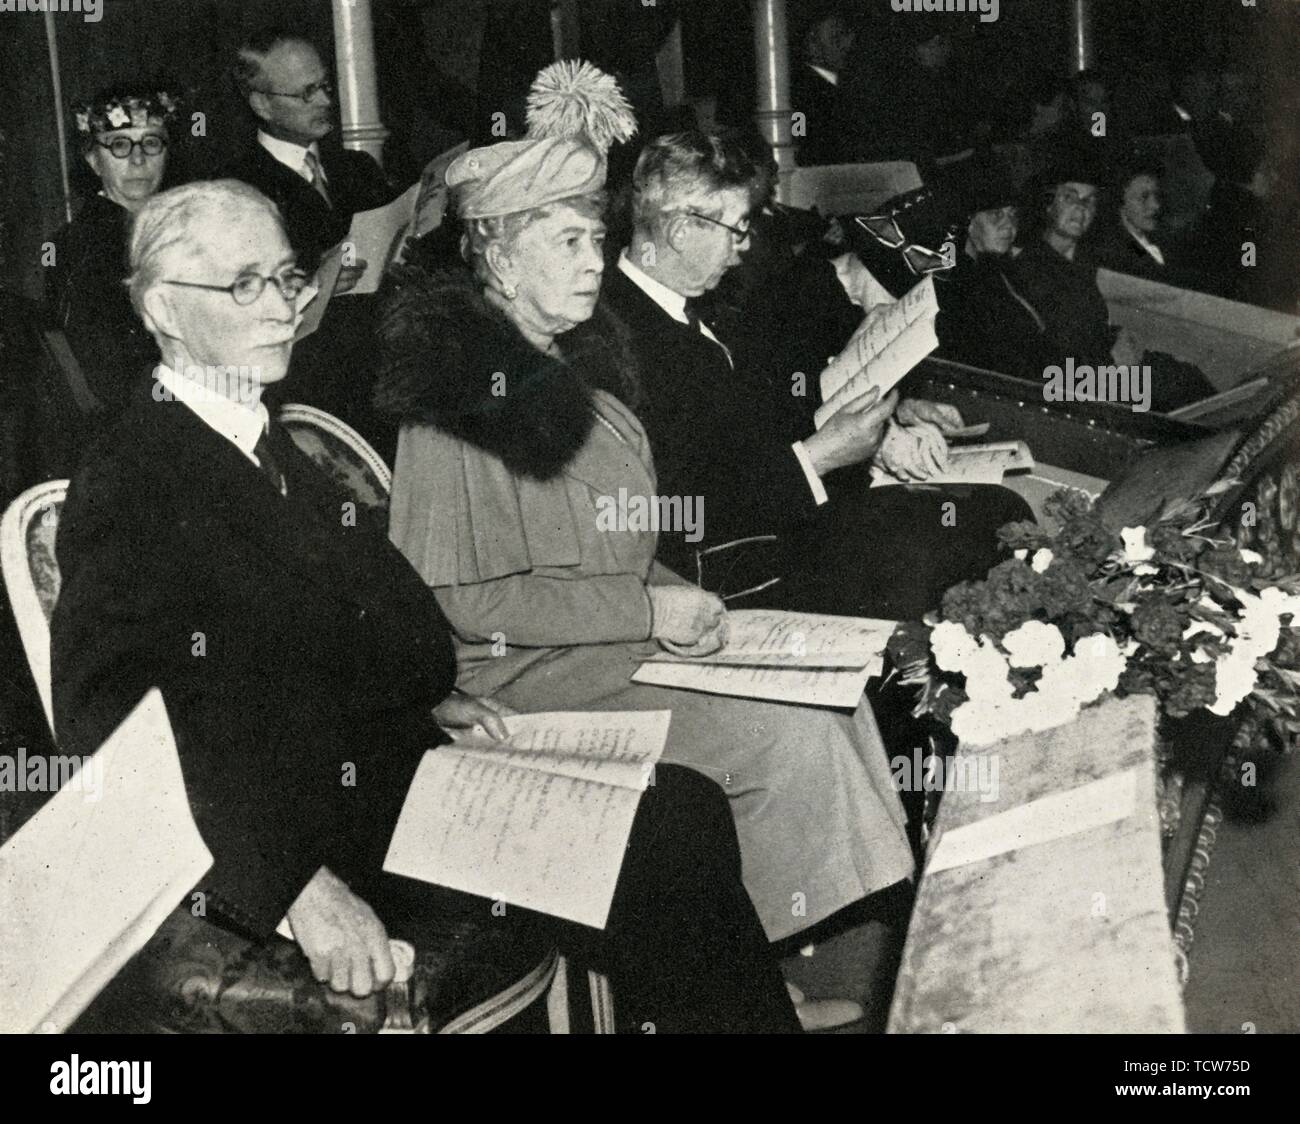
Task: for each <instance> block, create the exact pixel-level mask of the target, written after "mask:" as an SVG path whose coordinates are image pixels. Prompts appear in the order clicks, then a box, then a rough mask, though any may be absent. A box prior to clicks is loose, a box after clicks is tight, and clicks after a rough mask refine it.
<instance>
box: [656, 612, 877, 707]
mask: <svg viewBox="0 0 1300 1124" xmlns="http://www.w3.org/2000/svg"><path fill="white" fill-rule="evenodd" d="M894 628H895V622H894V621H882V620H872V619H870V618H866V617H836V616H827V615H825V614H818V613H786V612H780V611H778V610H767V609H740V610H736V611H734V612H731V613H728V614H727V645H726V647H725V648H723V649H722V650H721V651H718V652H715V653H713V655H710V656H698V657H684V656H674V655H671V654H670V653H668V652H664V653H661V654H659V655H656V656H653V657H651V658H650V659H648V660H647V661H646V662H645V663H643V664H642V665H641V666H640V667H639V668H637V670H636V672H635V673H633V675H632V679H633V681H634V682H636V683H652V684H654V685H656V686H660V687H678V688H682V689H685V690H694V691H704V692H705V693H707V694H714V695H736V696H739V697H741V698H752V699H771V700H774V701H777V702H793V703H802V704H804V705H807V706H833V707H847V706H856V705H857V703H858V700H859V699H861V697H862V690H863V688H864V687H865V685H866V682H867V680H868V679H870V678H872V677H873V676H877V675H879V674H880V673H881V671H882V670H883V654H884V651H885V646H886V644H888V642H889V637H890V636H891V635H892V634H893V631H894Z"/></svg>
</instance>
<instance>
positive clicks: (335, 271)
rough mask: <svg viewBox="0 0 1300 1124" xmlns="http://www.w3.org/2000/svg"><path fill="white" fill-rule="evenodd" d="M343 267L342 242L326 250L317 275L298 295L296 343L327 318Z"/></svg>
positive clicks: (317, 269)
mask: <svg viewBox="0 0 1300 1124" xmlns="http://www.w3.org/2000/svg"><path fill="white" fill-rule="evenodd" d="M342 268H343V243H342V242H340V243H339V244H338V245H337V246H335V247H333V248H332V249H329V250H326V251H325V253H324V255H323V256H322V257H321V260H320V265H319V266H317V267H316V276H315V277H313V278H312V279H311V283H310V284H309V285H308V286H307V287H306V288H305V289H303V291H302V293H301V294H299V296H298V303H297V305H296V306H295V312H296V314H297V319H298V327H297V328H296V329H295V330H294V334H293V339H294V342H295V343H297V342H299V341H300V340H304V339H306V338H307V337H308V336H310V335H311V334H312V332H314V331H315V330H316V329H317V328H319V327H320V324H321V321H322V320H324V319H325V310H326V309H327V308H328V307H329V303H330V301H331V300H332V299H333V297H334V286H335V285H337V284H338V280H339V272H340V271H341V270H342Z"/></svg>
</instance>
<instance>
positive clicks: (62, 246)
mask: <svg viewBox="0 0 1300 1124" xmlns="http://www.w3.org/2000/svg"><path fill="white" fill-rule="evenodd" d="M130 218H131V215H130V213H129V212H128V211H127V210H126V209H125V208H123V207H119V206H118V205H117V204H116V203H114V202H113V201H112V200H111V199H109V198H108V197H107V196H104V195H98V194H97V195H92V196H91V197H90V198H89V199H87V200H86V202H85V204H84V205H83V206H82V208H81V210H80V211H79V212H78V213H77V217H76V218H75V219H73V220H72V222H70V223H69V224H68V225H67V226H65V227H63V228H62V229H61V230H60V231H59V232H58V233H57V234H56V235H55V236H54V266H53V268H52V269H50V270H49V272H48V274H47V279H46V300H47V302H48V303H49V306H50V308H51V309H52V310H53V313H54V322H55V326H56V327H58V328H61V329H62V330H63V332H64V333H65V335H66V336H67V338H68V345H69V346H70V347H71V348H72V354H73V355H74V356H75V357H76V359H77V362H78V363H79V364H80V365H81V369H82V371H83V372H84V374H85V376H86V383H87V385H88V386H89V387H90V390H91V392H92V393H93V394H94V395H95V397H96V398H97V399H98V400H99V403H100V405H101V406H103V407H104V410H105V411H106V412H107V413H108V414H117V413H119V412H121V410H123V409H124V408H125V407H126V405H127V403H128V402H129V401H130V399H131V391H132V387H133V386H136V385H138V384H140V383H143V382H145V381H146V380H147V377H148V374H149V372H150V371H152V370H153V368H154V366H155V365H156V364H157V363H158V358H159V356H158V347H157V345H156V344H155V343H154V341H153V337H152V336H151V335H150V334H149V333H148V332H147V331H146V330H145V327H144V324H143V322H142V321H141V320H140V317H138V316H137V315H136V314H135V309H134V308H132V307H131V298H130V297H129V296H128V295H127V291H126V286H125V285H124V284H123V280H124V278H125V277H126V274H127V262H126V237H127V228H128V223H129V221H130Z"/></svg>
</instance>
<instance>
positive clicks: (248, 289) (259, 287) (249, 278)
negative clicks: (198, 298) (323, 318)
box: [163, 269, 310, 308]
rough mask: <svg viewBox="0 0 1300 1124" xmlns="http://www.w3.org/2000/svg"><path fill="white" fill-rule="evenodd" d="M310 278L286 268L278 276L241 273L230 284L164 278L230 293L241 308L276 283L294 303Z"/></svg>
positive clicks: (185, 285)
mask: <svg viewBox="0 0 1300 1124" xmlns="http://www.w3.org/2000/svg"><path fill="white" fill-rule="evenodd" d="M309 280H310V278H309V277H308V275H307V274H306V273H304V272H303V271H302V270H301V269H288V270H285V271H284V272H283V273H281V274H280V275H279V276H277V277H267V276H266V275H265V274H262V273H254V272H252V271H251V270H250V271H249V272H248V273H241V274H240V275H239V276H238V277H236V278H235V279H234V281H232V282H231V283H230V284H229V285H203V284H200V283H199V282H197V281H171V280H164V281H163V284H164V285H180V286H181V287H182V288H185V289H207V290H208V291H209V292H211V293H229V294H230V297H231V299H232V300H233V301H234V302H235V303H236V304H237V305H239V306H240V307H241V308H243V307H245V306H247V305H250V304H252V303H253V302H254V301H255V300H257V298H258V297H260V296H261V295H262V292H263V291H264V290H265V289H266V286H267V285H268V284H271V285H274V286H275V287H276V289H277V290H279V293H280V296H282V297H283V298H284V299H285V300H286V301H288V302H289V303H290V304H293V303H294V301H296V300H297V299H298V298H299V297H300V296H301V295H302V291H303V289H305V288H306V287H307V282H308V281H309Z"/></svg>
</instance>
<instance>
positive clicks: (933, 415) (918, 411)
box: [894, 398, 966, 433]
mask: <svg viewBox="0 0 1300 1124" xmlns="http://www.w3.org/2000/svg"><path fill="white" fill-rule="evenodd" d="M894 419H895V420H896V421H897V422H898V424H899V425H909V426H910V425H916V424H917V423H918V422H930V424H932V425H936V426H938V427H939V429H940V430H941V431H942V432H943V433H952V432H954V431H955V430H958V429H962V428H963V427H964V426H965V424H966V423H965V422H964V421H962V417H961V411H960V410H958V409H957V407H956V406H949V405H947V404H946V403H944V402H928V401H926V400H925V399H924V398H904V399H903V400H902V401H901V402H900V403H899V404H898V412H897V413H896V414H895V415H894Z"/></svg>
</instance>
